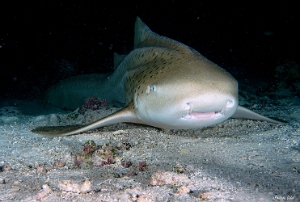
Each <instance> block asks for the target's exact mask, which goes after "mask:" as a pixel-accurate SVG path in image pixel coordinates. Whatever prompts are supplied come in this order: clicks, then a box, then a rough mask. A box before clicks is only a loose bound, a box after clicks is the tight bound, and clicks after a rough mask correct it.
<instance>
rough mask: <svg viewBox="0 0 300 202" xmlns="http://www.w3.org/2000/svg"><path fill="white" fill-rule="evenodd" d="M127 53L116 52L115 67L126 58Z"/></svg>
mask: <svg viewBox="0 0 300 202" xmlns="http://www.w3.org/2000/svg"><path fill="white" fill-rule="evenodd" d="M126 56H127V55H121V54H118V53H114V69H117V67H118V66H119V65H120V63H121V62H122V61H123V60H124V58H126Z"/></svg>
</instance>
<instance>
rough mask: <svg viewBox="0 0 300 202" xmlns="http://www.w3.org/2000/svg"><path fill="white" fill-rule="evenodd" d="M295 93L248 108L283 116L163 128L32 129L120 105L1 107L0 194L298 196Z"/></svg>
mask: <svg viewBox="0 0 300 202" xmlns="http://www.w3.org/2000/svg"><path fill="white" fill-rule="evenodd" d="M295 99H296V98H295ZM295 99H292V100H291V99H290V100H289V99H286V100H282V101H281V103H282V104H280V105H278V106H273V105H267V106H264V107H262V106H260V105H254V106H252V108H251V109H252V110H253V111H256V112H258V113H261V114H264V115H267V116H270V117H280V118H282V119H285V120H287V121H289V123H287V124H278V125H276V124H270V123H267V122H260V121H251V120H237V119H229V120H227V121H225V122H223V123H221V124H218V125H216V126H214V127H207V128H203V129H195V130H171V131H163V130H160V129H157V128H153V127H150V126H144V125H137V124H126V123H120V124H116V125H111V126H106V127H103V128H100V129H97V130H93V131H88V132H85V133H82V134H79V135H75V136H68V137H54V138H48V137H43V136H39V135H36V134H33V133H32V132H31V130H32V129H34V128H35V127H37V126H45V125H66V124H86V123H89V122H91V121H93V120H97V119H98V118H101V117H103V116H105V115H107V114H110V113H112V112H114V111H115V110H117V109H114V108H112V109H108V110H105V109H103V110H98V111H89V112H88V113H86V114H85V115H78V114H76V113H75V112H69V113H62V112H54V113H50V112H49V111H39V112H37V113H35V114H33V115H25V114H26V113H25V112H26V111H30V110H31V111H34V110H37V109H39V107H37V105H36V103H31V104H28V103H27V104H23V106H20V107H19V108H16V107H3V108H1V110H0V148H1V149H0V201H123V202H124V201H299V200H300V123H299V119H300V102H299V100H298V99H296V100H295ZM17 107H18V105H17ZM45 114H46V115H45ZM77 115H78V116H77ZM90 143H93V144H94V145H92V147H88V146H89V144H90ZM91 148H93V149H92V150H89V149H91Z"/></svg>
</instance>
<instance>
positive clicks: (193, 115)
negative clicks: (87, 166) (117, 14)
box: [32, 18, 280, 136]
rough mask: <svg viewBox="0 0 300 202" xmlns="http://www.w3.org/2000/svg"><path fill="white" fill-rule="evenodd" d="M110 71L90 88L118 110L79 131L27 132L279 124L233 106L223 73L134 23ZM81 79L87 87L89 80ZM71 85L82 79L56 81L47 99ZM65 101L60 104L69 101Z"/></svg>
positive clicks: (58, 131)
mask: <svg viewBox="0 0 300 202" xmlns="http://www.w3.org/2000/svg"><path fill="white" fill-rule="evenodd" d="M115 66H117V67H116V69H115V71H114V73H113V74H112V75H109V76H108V75H100V76H99V80H101V83H97V81H94V83H95V85H99V87H98V89H99V91H100V92H102V93H103V92H105V94H103V95H101V97H102V98H106V96H107V97H108V99H109V102H115V103H124V105H125V107H124V108H123V109H121V110H119V111H117V112H115V113H113V114H111V115H109V116H106V117H104V118H102V119H99V120H97V121H95V122H93V123H91V124H88V125H85V126H49V127H38V128H36V129H34V130H33V131H32V132H34V133H37V134H40V135H48V136H62V135H72V134H77V133H80V132H84V131H87V130H91V129H94V128H98V127H102V126H106V125H109V124H115V123H120V122H131V123H139V124H146V125H151V126H154V127H158V128H163V129H192V128H202V127H206V126H211V125H214V124H218V123H221V122H223V121H225V120H226V119H228V118H230V117H232V118H245V119H255V120H262V121H268V122H272V123H280V122H279V121H276V120H273V119H270V118H267V117H265V116H262V115H259V114H257V113H255V112H253V111H250V110H249V109H246V108H244V107H241V106H239V105H238V83H237V81H236V80H235V79H234V78H233V77H232V76H231V75H230V74H229V73H228V72H226V71H225V70H224V69H222V68H221V67H219V66H218V65H216V64H214V63H213V62H211V61H209V60H208V59H206V58H205V57H204V56H202V55H201V54H200V53H198V52H197V51H196V50H194V49H192V48H190V47H188V46H186V45H184V44H182V43H180V42H178V41H175V40H172V39H169V38H167V37H164V36H160V35H158V34H156V33H154V32H152V31H151V30H150V29H149V28H148V26H147V25H146V24H144V23H143V22H142V21H141V19H140V18H137V19H136V23H135V37H134V50H133V51H131V52H130V53H129V54H128V55H127V56H126V57H122V56H118V55H115ZM86 77H87V79H86V81H87V82H91V79H89V75H87V76H86ZM94 78H95V77H94ZM72 79H73V80H74V81H75V80H80V79H81V82H82V81H83V82H84V81H85V80H84V79H85V76H78V77H73V78H71V79H67V80H65V81H62V82H61V83H60V84H57V85H56V86H54V87H52V88H50V90H49V92H48V94H49V95H51V93H52V94H56V95H57V94H59V92H58V90H56V89H59V90H60V91H62V89H63V86H64V84H65V85H67V84H66V83H68V85H75V84H74V83H76V82H73V83H72ZM70 81H71V82H70ZM92 82H93V81H92ZM89 85H92V84H89ZM75 90H76V88H75ZM66 91H67V90H66ZM65 95H66V97H65V98H61V99H71V98H70V97H69V98H68V97H67V96H68V94H66V93H65ZM61 97H62V96H61ZM49 100H50V98H49ZM55 100H56V101H57V98H56V99H55ZM53 102H54V101H53ZM57 102H59V100H58V101H57Z"/></svg>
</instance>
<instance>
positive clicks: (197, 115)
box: [182, 110, 223, 119]
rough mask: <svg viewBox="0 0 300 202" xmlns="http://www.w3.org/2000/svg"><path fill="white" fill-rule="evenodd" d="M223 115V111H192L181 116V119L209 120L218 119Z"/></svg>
mask: <svg viewBox="0 0 300 202" xmlns="http://www.w3.org/2000/svg"><path fill="white" fill-rule="evenodd" d="M222 115H223V110H220V111H211V112H197V111H192V112H189V113H188V114H186V115H184V116H182V118H183V119H211V118H213V117H219V116H222Z"/></svg>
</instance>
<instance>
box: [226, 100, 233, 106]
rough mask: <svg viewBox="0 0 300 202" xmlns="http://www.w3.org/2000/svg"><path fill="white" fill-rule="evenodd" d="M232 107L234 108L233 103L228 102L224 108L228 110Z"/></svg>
mask: <svg viewBox="0 0 300 202" xmlns="http://www.w3.org/2000/svg"><path fill="white" fill-rule="evenodd" d="M233 106H234V101H232V100H228V101H227V104H226V108H230V107H233Z"/></svg>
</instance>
